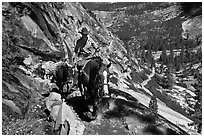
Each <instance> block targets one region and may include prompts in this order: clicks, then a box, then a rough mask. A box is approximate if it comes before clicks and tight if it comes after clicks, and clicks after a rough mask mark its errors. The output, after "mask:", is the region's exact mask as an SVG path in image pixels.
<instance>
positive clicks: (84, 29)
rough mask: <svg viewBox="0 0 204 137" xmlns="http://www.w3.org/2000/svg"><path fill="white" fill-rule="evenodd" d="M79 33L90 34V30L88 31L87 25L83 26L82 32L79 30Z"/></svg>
mask: <svg viewBox="0 0 204 137" xmlns="http://www.w3.org/2000/svg"><path fill="white" fill-rule="evenodd" d="M79 33H81V34H84V35H88V34H89V32H88V30H87V28H86V27H84V28H82V30H81V32H79Z"/></svg>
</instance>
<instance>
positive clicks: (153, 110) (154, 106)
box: [149, 95, 158, 118]
mask: <svg viewBox="0 0 204 137" xmlns="http://www.w3.org/2000/svg"><path fill="white" fill-rule="evenodd" d="M149 110H150V112H151V115H152V116H154V117H155V118H158V105H157V98H156V96H155V95H153V96H152V97H151V100H150V102H149Z"/></svg>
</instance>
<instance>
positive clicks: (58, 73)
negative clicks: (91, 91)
mask: <svg viewBox="0 0 204 137" xmlns="http://www.w3.org/2000/svg"><path fill="white" fill-rule="evenodd" d="M72 75H73V72H72V67H71V66H68V65H67V63H65V62H62V63H60V64H59V65H57V66H56V69H55V71H54V74H53V78H52V80H51V82H55V83H56V85H57V86H58V88H59V90H60V92H61V94H63V93H64V92H63V88H64V85H65V84H67V92H66V93H68V92H69V91H68V90H69V82H70V80H71V78H72V77H73V76H72Z"/></svg>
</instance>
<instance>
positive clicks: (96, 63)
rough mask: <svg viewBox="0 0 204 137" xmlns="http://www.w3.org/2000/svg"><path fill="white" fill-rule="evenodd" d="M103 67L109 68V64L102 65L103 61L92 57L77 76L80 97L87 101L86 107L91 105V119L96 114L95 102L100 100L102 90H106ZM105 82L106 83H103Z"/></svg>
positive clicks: (105, 77) (105, 76)
mask: <svg viewBox="0 0 204 137" xmlns="http://www.w3.org/2000/svg"><path fill="white" fill-rule="evenodd" d="M104 66H105V67H106V68H107V67H109V66H110V64H109V65H105V64H103V60H102V59H101V58H100V57H93V58H92V59H90V60H89V61H88V63H86V64H85V66H84V67H83V68H82V70H81V71H80V72H79V75H78V86H79V89H80V91H81V94H82V96H83V97H84V98H85V99H87V100H88V105H92V107H93V109H92V115H93V117H95V116H96V114H97V110H98V108H97V102H98V100H99V98H100V93H101V92H102V90H103V89H107V90H108V88H107V73H104V71H103V70H101V69H102V68H103V67H104ZM101 71H103V72H101ZM100 72H101V73H100ZM103 74H105V75H103ZM105 81H106V83H104V82H105ZM102 86H103V88H102ZM104 87H106V88H104ZM105 92H107V91H105Z"/></svg>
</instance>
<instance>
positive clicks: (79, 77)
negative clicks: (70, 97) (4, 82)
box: [78, 72, 84, 99]
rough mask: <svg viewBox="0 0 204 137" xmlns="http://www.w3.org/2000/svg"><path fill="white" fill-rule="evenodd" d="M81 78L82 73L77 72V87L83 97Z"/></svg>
mask: <svg viewBox="0 0 204 137" xmlns="http://www.w3.org/2000/svg"><path fill="white" fill-rule="evenodd" d="M82 80H83V74H82V73H80V72H79V73H78V87H79V90H80V92H81V96H82V98H83V99H84V90H83V89H84V88H83V84H82Z"/></svg>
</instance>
